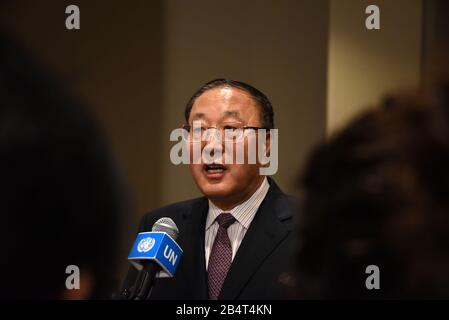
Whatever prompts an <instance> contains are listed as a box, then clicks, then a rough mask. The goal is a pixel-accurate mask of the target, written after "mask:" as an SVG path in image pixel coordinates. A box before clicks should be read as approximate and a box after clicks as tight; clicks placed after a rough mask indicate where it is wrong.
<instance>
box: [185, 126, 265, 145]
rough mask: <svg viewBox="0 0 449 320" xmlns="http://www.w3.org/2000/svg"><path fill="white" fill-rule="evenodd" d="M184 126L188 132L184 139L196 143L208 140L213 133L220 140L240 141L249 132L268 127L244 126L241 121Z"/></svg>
mask: <svg viewBox="0 0 449 320" xmlns="http://www.w3.org/2000/svg"><path fill="white" fill-rule="evenodd" d="M182 128H183V129H184V130H186V131H187V134H185V135H183V137H184V140H186V141H189V142H196V143H197V142H203V141H208V140H209V139H210V138H211V135H213V136H214V137H215V138H216V139H218V140H222V141H228V142H239V141H241V140H242V138H243V137H244V136H245V135H248V134H249V133H255V132H256V131H257V130H259V129H266V128H264V127H253V126H244V125H242V124H241V123H226V124H223V125H222V126H219V127H206V126H203V125H195V124H194V125H193V126H192V125H190V124H184V125H183V126H182Z"/></svg>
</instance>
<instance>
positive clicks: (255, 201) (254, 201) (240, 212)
mask: <svg viewBox="0 0 449 320" xmlns="http://www.w3.org/2000/svg"><path fill="white" fill-rule="evenodd" d="M269 188H270V184H269V183H268V180H267V178H266V177H265V178H264V179H263V181H262V184H261V185H260V186H259V188H258V189H257V190H256V192H254V193H253V194H252V196H251V197H250V198H249V199H248V200H246V201H245V202H242V203H241V204H239V205H238V206H235V207H234V208H232V209H231V210H227V211H225V210H221V209H220V208H218V207H217V206H216V205H215V204H213V203H212V201H210V200H209V212H208V215H207V219H206V230H208V229H209V228H210V227H211V226H212V224H213V223H214V222H215V219H216V218H217V217H218V215H219V214H220V213H223V212H228V213H230V214H232V215H233V216H234V218H235V220H237V221H238V222H239V223H240V224H241V225H243V227H244V228H245V229H248V228H249V225H250V223H251V221H252V220H253V218H254V215H255V214H256V212H257V210H258V209H259V207H260V204H261V203H262V201H263V199H265V196H266V195H267V193H268V189H269Z"/></svg>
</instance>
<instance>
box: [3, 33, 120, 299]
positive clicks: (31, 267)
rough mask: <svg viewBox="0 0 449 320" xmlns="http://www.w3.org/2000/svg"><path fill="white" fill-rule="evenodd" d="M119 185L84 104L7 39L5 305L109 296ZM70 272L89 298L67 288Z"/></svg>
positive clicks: (113, 264) (4, 91)
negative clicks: (74, 269)
mask: <svg viewBox="0 0 449 320" xmlns="http://www.w3.org/2000/svg"><path fill="white" fill-rule="evenodd" d="M119 185H120V184H119V179H118V175H117V171H116V169H115V165H114V162H113V161H112V160H111V157H110V154H109V151H108V149H107V147H106V145H105V143H104V141H103V138H102V136H101V134H100V133H99V131H98V130H97V129H96V126H95V124H94V122H93V121H92V120H90V117H89V115H88V114H87V113H86V111H85V110H84V109H83V108H82V106H81V105H80V103H79V102H78V101H77V99H75V98H74V97H72V96H71V95H70V94H68V93H67V90H66V89H65V88H64V87H63V86H62V85H61V82H60V81H58V80H56V78H53V76H51V75H49V74H48V72H47V71H46V70H44V69H41V67H39V66H38V65H37V64H35V63H34V62H33V61H32V59H30V58H29V57H27V56H26V54H25V53H24V52H23V50H22V49H20V48H19V47H18V46H17V45H16V44H15V43H14V42H13V41H11V39H10V38H8V37H7V36H5V35H2V34H0V213H1V222H0V248H1V250H0V254H1V257H0V298H2V299H25V298H26V299H62V298H75V299H78V298H80V299H81V298H93V299H96V298H109V296H110V292H112V290H111V288H115V285H116V284H115V283H114V281H113V280H114V276H115V275H114V271H115V270H114V269H115V268H114V266H115V262H116V260H115V254H114V252H116V250H117V243H118V240H119V239H118V232H117V230H118V229H117V227H118V226H117V224H118V218H119V212H120V210H121V208H122V203H121V201H122V200H121V199H122V198H121V197H120V187H119ZM68 265H76V266H78V267H79V268H80V275H81V288H80V290H66V286H65V282H66V278H67V277H68V276H69V275H68V274H66V273H65V271H66V267H67V266H68Z"/></svg>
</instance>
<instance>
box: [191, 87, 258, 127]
mask: <svg viewBox="0 0 449 320" xmlns="http://www.w3.org/2000/svg"><path fill="white" fill-rule="evenodd" d="M259 113H260V111H259V106H258V105H257V103H256V102H255V101H254V99H253V97H252V96H251V95H250V94H249V93H247V92H246V91H243V90H240V89H237V88H232V87H224V86H223V87H218V88H214V89H210V90H208V91H206V92H204V93H203V94H202V95H201V96H199V97H198V98H197V99H196V101H195V103H194V104H193V107H192V110H191V112H190V119H205V120H208V121H219V120H224V119H227V118H232V119H236V120H241V121H245V122H255V121H257V122H259V121H258V120H259V118H260V115H259Z"/></svg>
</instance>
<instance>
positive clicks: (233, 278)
mask: <svg viewBox="0 0 449 320" xmlns="http://www.w3.org/2000/svg"><path fill="white" fill-rule="evenodd" d="M269 181H270V190H269V191H268V193H267V196H266V197H265V199H264V201H263V202H262V204H261V206H260V207H259V210H258V211H257V213H256V216H255V217H254V220H253V221H252V223H251V225H250V227H249V229H248V231H247V233H246V235H245V237H244V238H243V241H242V243H241V245H240V247H239V249H238V252H237V254H236V256H235V258H234V261H233V263H232V265H231V268H230V269H229V272H228V276H227V278H226V280H225V282H224V284H223V288H222V291H221V294H220V297H219V298H220V299H225V300H232V299H236V298H237V297H238V295H239V294H240V292H241V291H242V289H243V288H244V287H245V285H246V284H247V283H248V281H249V280H250V279H251V276H252V275H253V274H254V273H255V272H256V271H257V269H258V268H259V267H260V265H261V264H262V263H263V261H264V260H265V259H266V257H267V256H269V255H270V253H271V252H272V251H273V250H274V249H275V248H276V247H277V246H278V245H279V243H280V242H281V241H282V240H283V239H285V238H286V237H287V235H288V233H289V231H288V229H287V227H286V226H285V225H284V223H283V220H285V219H288V218H289V217H291V213H290V212H289V210H288V208H286V207H285V201H282V198H284V197H285V195H284V194H283V193H282V191H281V190H280V189H279V188H278V187H277V185H276V184H275V183H274V181H273V180H271V179H270V180H269Z"/></svg>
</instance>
